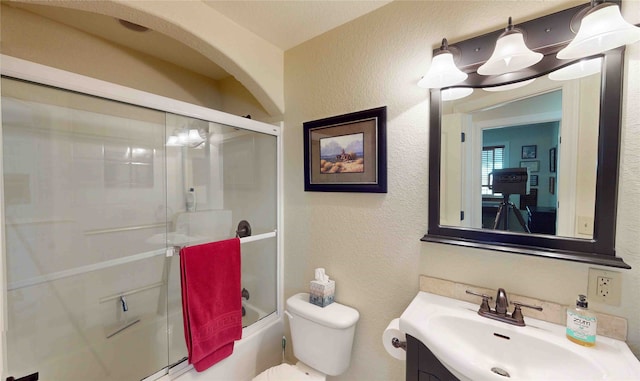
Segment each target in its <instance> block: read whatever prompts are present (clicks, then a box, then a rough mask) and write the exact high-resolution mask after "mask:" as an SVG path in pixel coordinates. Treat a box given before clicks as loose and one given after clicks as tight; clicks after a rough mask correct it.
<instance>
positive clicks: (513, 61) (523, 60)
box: [478, 17, 543, 75]
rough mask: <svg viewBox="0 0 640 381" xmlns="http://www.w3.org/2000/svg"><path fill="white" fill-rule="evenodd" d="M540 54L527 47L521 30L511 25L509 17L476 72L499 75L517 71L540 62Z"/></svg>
mask: <svg viewBox="0 0 640 381" xmlns="http://www.w3.org/2000/svg"><path fill="white" fill-rule="evenodd" d="M542 56H543V55H542V54H541V53H537V52H534V51H532V50H531V49H529V48H528V47H527V45H526V44H525V42H524V35H523V34H522V31H521V30H520V29H517V28H514V27H513V24H512V23H511V17H509V25H507V28H506V29H505V31H504V32H503V33H502V34H501V35H500V37H498V40H497V41H496V47H495V49H494V51H493V54H492V55H491V57H490V58H489V60H487V62H485V63H484V64H482V66H480V67H479V68H478V74H480V75H500V74H505V73H510V72H514V71H518V70H521V69H524V68H527V67H529V66H532V65H535V64H536V63H538V62H540V60H541V59H542Z"/></svg>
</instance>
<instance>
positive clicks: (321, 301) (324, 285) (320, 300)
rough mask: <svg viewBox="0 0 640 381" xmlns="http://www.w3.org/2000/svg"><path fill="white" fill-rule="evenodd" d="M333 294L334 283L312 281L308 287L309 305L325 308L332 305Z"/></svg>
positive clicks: (334, 291)
mask: <svg viewBox="0 0 640 381" xmlns="http://www.w3.org/2000/svg"><path fill="white" fill-rule="evenodd" d="M335 293H336V282H335V281H334V280H329V281H328V282H320V281H317V280H312V281H311V284H310V287H309V303H311V304H315V305H316V306H320V307H326V306H328V305H329V304H331V303H333V301H334V299H335Z"/></svg>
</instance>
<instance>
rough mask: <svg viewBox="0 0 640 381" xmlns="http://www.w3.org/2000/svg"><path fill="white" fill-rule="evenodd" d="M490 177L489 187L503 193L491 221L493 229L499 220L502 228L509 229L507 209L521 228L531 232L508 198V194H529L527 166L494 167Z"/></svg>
mask: <svg viewBox="0 0 640 381" xmlns="http://www.w3.org/2000/svg"><path fill="white" fill-rule="evenodd" d="M490 177H491V179H492V181H491V189H492V190H493V192H494V193H500V194H502V195H503V198H502V202H500V205H499V206H498V212H497V213H496V219H495V220H494V222H493V229H494V230H496V229H498V228H499V227H500V222H502V230H509V217H508V214H509V210H511V211H513V214H515V216H516V219H517V220H518V222H519V223H520V226H521V227H522V230H524V231H525V232H527V233H531V232H530V231H529V227H528V226H527V224H526V223H525V222H524V218H522V214H520V212H519V211H518V210H517V208H516V206H515V205H514V204H513V203H512V202H511V201H510V200H509V196H511V195H512V194H520V195H525V194H529V170H528V169H527V168H504V169H495V170H493V172H491V174H490Z"/></svg>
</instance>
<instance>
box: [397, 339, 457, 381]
mask: <svg viewBox="0 0 640 381" xmlns="http://www.w3.org/2000/svg"><path fill="white" fill-rule="evenodd" d="M406 366H407V370H406V372H407V373H406V380H407V381H459V380H458V379H457V378H456V377H455V376H454V375H453V374H451V372H449V370H447V368H445V367H444V365H442V363H441V362H440V361H439V360H438V359H437V358H436V356H434V355H433V353H431V351H430V350H429V348H427V347H426V346H425V345H424V344H422V342H420V340H418V339H416V338H415V337H413V336H411V335H407V365H406Z"/></svg>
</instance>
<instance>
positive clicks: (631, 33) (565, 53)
mask: <svg viewBox="0 0 640 381" xmlns="http://www.w3.org/2000/svg"><path fill="white" fill-rule="evenodd" d="M596 3H597V2H596V0H591V5H590V8H589V9H588V11H587V12H586V13H585V14H584V17H582V21H581V23H580V29H579V30H578V33H577V35H576V37H575V38H574V39H573V40H571V42H570V43H569V45H567V46H566V47H564V49H562V50H560V51H559V52H558V54H557V55H556V57H557V58H558V59H577V58H582V57H589V56H592V55H595V54H600V53H602V52H605V51H607V50H610V49H615V48H618V47H620V46H623V45H627V44H633V43H634V42H638V41H640V28H638V27H637V26H634V25H632V24H629V23H628V22H626V21H625V20H624V19H623V18H622V15H621V14H620V7H618V5H617V4H613V3H607V2H604V3H601V4H597V5H596Z"/></svg>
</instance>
